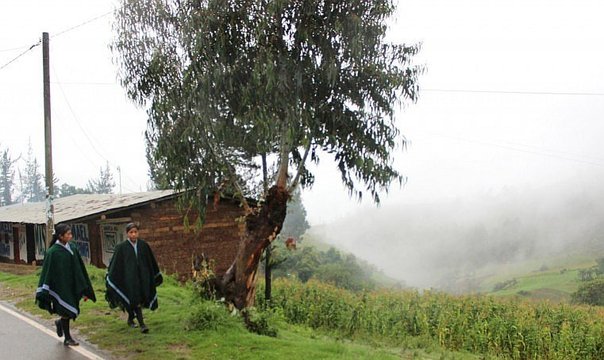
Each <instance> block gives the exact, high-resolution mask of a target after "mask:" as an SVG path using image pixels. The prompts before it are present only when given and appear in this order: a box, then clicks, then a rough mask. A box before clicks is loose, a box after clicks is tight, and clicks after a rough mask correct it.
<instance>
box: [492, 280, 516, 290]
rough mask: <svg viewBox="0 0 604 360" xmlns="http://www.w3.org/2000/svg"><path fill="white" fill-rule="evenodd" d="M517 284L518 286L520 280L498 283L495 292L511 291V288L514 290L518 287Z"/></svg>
mask: <svg viewBox="0 0 604 360" xmlns="http://www.w3.org/2000/svg"><path fill="white" fill-rule="evenodd" d="M517 284H518V280H516V279H511V280H506V281H502V282H498V283H496V284H495V286H493V291H499V290H505V289H510V288H513V287H514V286H516V285H517Z"/></svg>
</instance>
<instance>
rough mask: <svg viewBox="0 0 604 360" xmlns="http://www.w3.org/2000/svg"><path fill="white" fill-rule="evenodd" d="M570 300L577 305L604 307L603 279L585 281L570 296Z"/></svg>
mask: <svg viewBox="0 0 604 360" xmlns="http://www.w3.org/2000/svg"><path fill="white" fill-rule="evenodd" d="M572 300H573V302H574V303H577V304H588V305H599V306H604V278H597V279H595V280H591V281H586V282H584V283H582V284H581V285H579V288H578V289H577V291H576V292H575V293H573V294H572Z"/></svg>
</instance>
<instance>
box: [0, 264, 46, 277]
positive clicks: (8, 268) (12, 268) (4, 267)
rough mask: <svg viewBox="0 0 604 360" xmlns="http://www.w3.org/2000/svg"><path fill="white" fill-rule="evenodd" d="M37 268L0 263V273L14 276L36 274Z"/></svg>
mask: <svg viewBox="0 0 604 360" xmlns="http://www.w3.org/2000/svg"><path fill="white" fill-rule="evenodd" d="M37 269H38V267H37V266H33V265H18V264H10V263H4V262H0V271H2V272H6V273H10V274H15V275H27V274H31V273H34V272H36V270H37Z"/></svg>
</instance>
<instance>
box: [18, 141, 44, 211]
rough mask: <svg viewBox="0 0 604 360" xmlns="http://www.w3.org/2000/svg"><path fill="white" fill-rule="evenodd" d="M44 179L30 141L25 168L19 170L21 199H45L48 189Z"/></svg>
mask: <svg viewBox="0 0 604 360" xmlns="http://www.w3.org/2000/svg"><path fill="white" fill-rule="evenodd" d="M43 179H44V177H43V176H42V174H41V173H40V165H39V164H38V160H37V159H36V158H35V157H34V155H33V149H32V147H31V142H30V143H29V146H28V148H27V157H26V158H25V170H24V171H23V172H21V171H20V172H19V180H20V184H21V186H20V192H21V195H20V199H19V201H27V202H39V201H44V199H45V198H46V190H45V187H44V181H43Z"/></svg>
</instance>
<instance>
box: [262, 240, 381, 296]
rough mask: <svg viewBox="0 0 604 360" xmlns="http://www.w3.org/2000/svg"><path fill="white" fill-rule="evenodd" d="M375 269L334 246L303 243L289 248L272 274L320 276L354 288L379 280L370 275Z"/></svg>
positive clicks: (303, 278)
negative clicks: (325, 246) (293, 248)
mask: <svg viewBox="0 0 604 360" xmlns="http://www.w3.org/2000/svg"><path fill="white" fill-rule="evenodd" d="M374 272H375V269H374V268H372V267H371V266H369V265H367V264H361V263H360V262H359V260H358V259H357V258H356V257H355V256H354V255H352V254H349V255H346V256H343V255H342V254H340V252H339V251H338V250H336V249H335V248H333V247H331V248H329V250H327V251H319V250H317V249H316V248H314V247H312V246H303V247H301V248H300V249H298V250H294V251H290V252H288V257H287V258H286V259H285V261H283V262H282V263H281V264H279V266H277V267H276V268H275V269H274V270H273V277H275V278H279V277H290V276H295V277H296V278H298V279H299V280H300V281H302V282H307V281H309V280H310V279H318V280H322V281H324V282H327V283H331V284H334V285H335V286H338V287H341V288H344V289H348V290H353V291H361V290H372V289H375V288H376V287H377V284H376V282H375V281H374V280H372V277H371V275H372V274H373V273H374Z"/></svg>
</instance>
